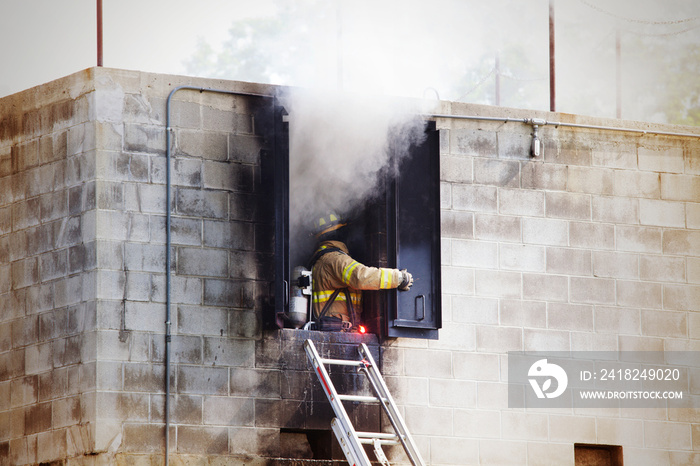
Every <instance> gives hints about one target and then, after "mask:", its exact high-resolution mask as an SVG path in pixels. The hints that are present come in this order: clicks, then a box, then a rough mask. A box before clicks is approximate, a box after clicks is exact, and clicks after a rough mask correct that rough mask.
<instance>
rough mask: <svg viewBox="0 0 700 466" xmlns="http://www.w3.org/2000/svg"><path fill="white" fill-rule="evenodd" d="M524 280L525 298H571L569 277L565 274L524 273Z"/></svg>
mask: <svg viewBox="0 0 700 466" xmlns="http://www.w3.org/2000/svg"><path fill="white" fill-rule="evenodd" d="M522 281H523V286H522V291H523V293H522V297H523V298H524V299H528V300H537V301H564V302H565V301H568V299H569V279H568V278H567V277H565V276H562V275H546V274H536V273H524V274H523V277H522ZM511 297H517V296H511Z"/></svg>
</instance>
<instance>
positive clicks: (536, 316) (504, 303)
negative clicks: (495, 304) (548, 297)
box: [498, 299, 547, 328]
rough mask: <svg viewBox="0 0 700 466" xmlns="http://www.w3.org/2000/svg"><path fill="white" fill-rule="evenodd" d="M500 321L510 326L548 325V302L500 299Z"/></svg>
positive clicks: (539, 326) (537, 326)
mask: <svg viewBox="0 0 700 466" xmlns="http://www.w3.org/2000/svg"><path fill="white" fill-rule="evenodd" d="M498 316H499V321H500V323H501V325H506V326H510V327H536V328H544V327H546V326H547V308H546V303H544V302H541V301H521V300H519V299H514V300H509V299H501V300H500V309H499V315H498Z"/></svg>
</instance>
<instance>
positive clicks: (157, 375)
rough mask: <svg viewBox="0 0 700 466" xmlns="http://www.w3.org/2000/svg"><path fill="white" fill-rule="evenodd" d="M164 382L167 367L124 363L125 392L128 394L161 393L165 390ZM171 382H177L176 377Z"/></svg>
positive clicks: (141, 363) (142, 363)
mask: <svg viewBox="0 0 700 466" xmlns="http://www.w3.org/2000/svg"><path fill="white" fill-rule="evenodd" d="M173 375H174V374H173ZM164 380H165V367H164V366H163V365H161V364H150V363H145V362H125V363H124V390H125V391H127V392H160V391H162V390H163V387H164ZM171 382H172V383H174V382H175V380H174V377H173V378H171Z"/></svg>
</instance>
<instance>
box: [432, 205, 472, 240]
mask: <svg viewBox="0 0 700 466" xmlns="http://www.w3.org/2000/svg"><path fill="white" fill-rule="evenodd" d="M440 224H441V226H440V234H441V235H442V237H443V238H463V239H470V238H473V237H474V214H473V213H471V212H455V211H443V212H441V214H440Z"/></svg>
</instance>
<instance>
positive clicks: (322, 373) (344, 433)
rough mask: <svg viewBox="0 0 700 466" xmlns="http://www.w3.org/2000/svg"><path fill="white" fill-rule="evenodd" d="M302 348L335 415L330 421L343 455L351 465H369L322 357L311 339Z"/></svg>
mask: <svg viewBox="0 0 700 466" xmlns="http://www.w3.org/2000/svg"><path fill="white" fill-rule="evenodd" d="M304 349H305V350H306V354H307V356H308V357H309V360H310V361H311V365H312V366H313V367H314V370H315V372H316V375H317V376H318V378H319V380H320V381H321V386H322V387H323V391H324V393H325V394H326V397H327V398H328V401H329V402H330V404H331V407H332V408H333V412H334V413H335V415H336V417H335V418H334V419H333V421H334V422H332V423H331V427H332V429H333V432H335V434H336V437H338V441H339V442H340V444H341V448H342V449H343V452H344V453H345V457H346V458H347V459H348V462H351V463H353V465H354V464H359V465H360V466H371V463H370V461H369V457H368V456H367V453H366V452H365V449H364V448H362V446H361V445H360V439H359V438H358V437H357V433H356V432H355V428H354V427H353V425H352V423H351V422H350V417H349V416H348V413H347V411H345V407H343V403H342V402H341V400H340V398H339V397H338V392H337V391H336V390H335V386H334V385H333V382H332V381H331V379H330V377H329V375H328V371H326V367H325V366H324V365H323V363H322V362H321V361H322V358H321V356H320V355H319V354H318V351H317V350H316V347H315V346H314V344H313V342H312V341H311V340H306V341H305V342H304ZM344 442H345V444H344ZM348 452H350V453H351V455H348Z"/></svg>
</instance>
